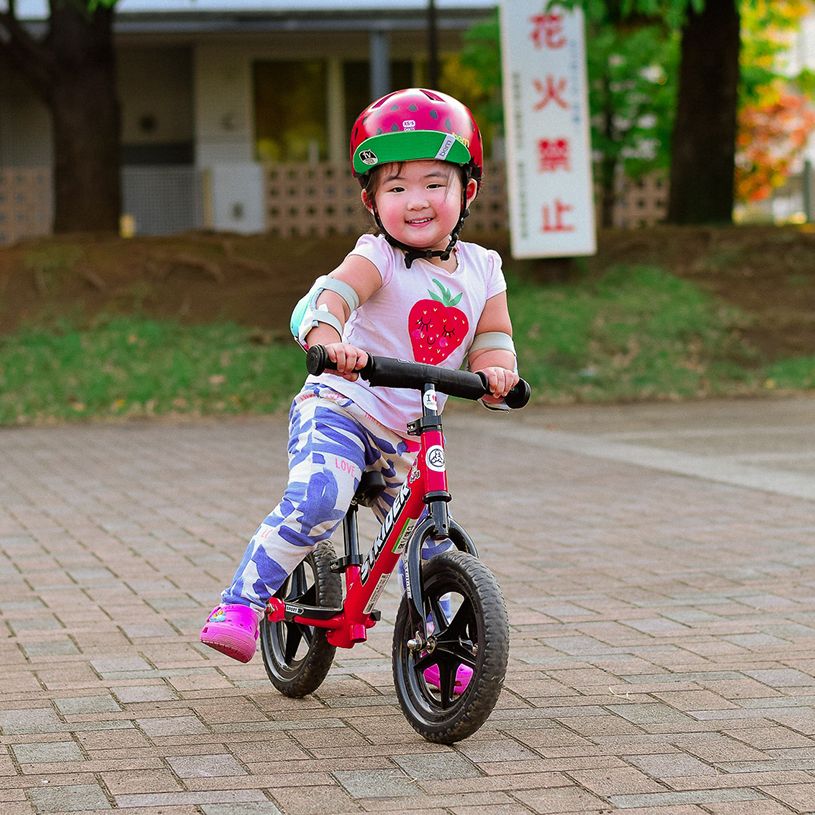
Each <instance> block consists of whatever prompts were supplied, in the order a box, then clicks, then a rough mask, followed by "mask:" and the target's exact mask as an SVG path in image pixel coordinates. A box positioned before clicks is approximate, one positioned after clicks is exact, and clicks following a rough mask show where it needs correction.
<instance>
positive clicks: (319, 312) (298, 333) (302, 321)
mask: <svg viewBox="0 0 815 815" xmlns="http://www.w3.org/2000/svg"><path fill="white" fill-rule="evenodd" d="M324 291H333V292H334V293H335V294H338V295H339V296H340V297H342V299H343V300H344V301H345V304H346V305H347V306H348V309H349V311H355V310H356V309H357V308H359V297H358V296H357V293H356V292H355V291H354V289H353V288H352V287H351V286H349V285H348V284H347V283H343V282H342V280H335V279H334V278H333V277H329V276H328V275H323V276H322V277H318V278H317V279H316V280H315V281H314V285H313V286H312V287H311V288H310V289H309V291H308V293H307V294H306V295H305V296H304V297H302V298H301V299H300V301H299V302H298V303H297V305H296V306H295V307H294V311H292V313H291V322H290V324H289V328H290V329H291V333H292V336H293V337H294V339H295V340H296V341H297V342H298V344H299V345H300V347H301V348H303V349H304V350H307V346H306V337H307V336H308V332H309V331H311V329H312V328H314V327H315V326H316V325H318V324H319V323H325V324H326V325H330V326H331V327H332V328H333V329H334V330H335V331H336V332H337V333H338V334H339V335H340V337H342V323H341V322H340V321H339V319H338V318H337V316H336V315H335V314H332V313H331V312H330V311H329V310H328V306H327V305H326V304H325V303H322V304H321V305H319V306H318V305H317V300H318V298H319V297H320V295H321V294H322V293H323V292H324Z"/></svg>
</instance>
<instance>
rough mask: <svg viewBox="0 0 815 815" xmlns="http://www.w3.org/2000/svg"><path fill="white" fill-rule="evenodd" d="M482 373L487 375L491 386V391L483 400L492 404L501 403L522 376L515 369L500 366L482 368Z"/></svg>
mask: <svg viewBox="0 0 815 815" xmlns="http://www.w3.org/2000/svg"><path fill="white" fill-rule="evenodd" d="M480 373H483V374H485V375H486V377H487V383H488V385H489V388H490V393H489V394H487V395H486V396H484V397H482V398H483V401H485V402H488V403H489V404H491V405H497V404H500V403H501V402H502V401H503V398H504V397H505V396H506V395H507V394H508V393H509V392H510V391H511V390H512V389H513V388H514V387H515V386H516V385H517V384H518V380H519V379H520V377H519V376H518V374H516V373H515V372H514V371H510V370H508V369H507V368H499V367H498V366H495V365H494V366H492V367H490V368H482V369H481V370H480Z"/></svg>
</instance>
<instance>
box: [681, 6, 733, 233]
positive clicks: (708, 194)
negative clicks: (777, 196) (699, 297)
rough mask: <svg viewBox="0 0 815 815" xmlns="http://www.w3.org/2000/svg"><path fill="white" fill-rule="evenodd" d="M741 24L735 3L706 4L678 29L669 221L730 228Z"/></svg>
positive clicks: (689, 15) (691, 13) (691, 12)
mask: <svg viewBox="0 0 815 815" xmlns="http://www.w3.org/2000/svg"><path fill="white" fill-rule="evenodd" d="M739 28H740V20H739V11H738V5H737V0H707V2H706V4H705V8H704V11H703V12H702V13H701V14H695V13H694V12H693V10H692V9H689V11H688V19H687V22H686V23H685V26H684V28H683V30H682V58H681V66H680V71H679V99H678V102H677V111H676V121H675V123H674V130H673V143H672V158H671V182H670V195H669V199H668V222H669V223H673V224H709V223H731V222H732V218H733V194H734V193H733V184H734V169H735V153H736V115H737V107H738V85H739V50H740V34H739Z"/></svg>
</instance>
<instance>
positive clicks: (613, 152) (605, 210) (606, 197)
mask: <svg viewBox="0 0 815 815" xmlns="http://www.w3.org/2000/svg"><path fill="white" fill-rule="evenodd" d="M602 84H603V111H602V115H603V134H604V135H605V137H606V149H605V150H604V151H603V154H602V158H601V159H600V190H601V195H600V225H601V226H602V227H603V229H610V228H611V227H613V226H614V206H615V204H616V203H617V190H616V181H617V148H616V145H615V144H614V142H615V136H616V131H615V128H614V109H613V107H612V104H611V78H610V77H609V75H608V74H607V73H606V74H605V75H604V76H603V79H602Z"/></svg>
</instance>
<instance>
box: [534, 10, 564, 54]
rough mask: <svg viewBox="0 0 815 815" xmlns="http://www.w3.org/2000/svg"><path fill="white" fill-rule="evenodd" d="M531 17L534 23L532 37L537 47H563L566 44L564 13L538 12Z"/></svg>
mask: <svg viewBox="0 0 815 815" xmlns="http://www.w3.org/2000/svg"><path fill="white" fill-rule="evenodd" d="M529 19H530V21H531V22H532V24H533V25H534V28H533V29H532V34H531V37H532V42H534V43H535V48H562V47H563V46H564V45H566V37H564V36H563V15H562V14H536V15H535V16H534V17H530V18H529Z"/></svg>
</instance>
